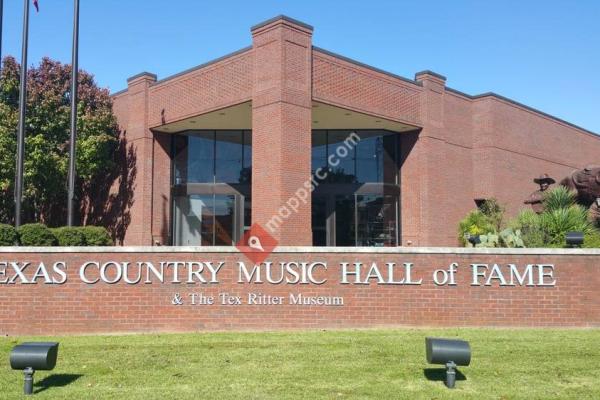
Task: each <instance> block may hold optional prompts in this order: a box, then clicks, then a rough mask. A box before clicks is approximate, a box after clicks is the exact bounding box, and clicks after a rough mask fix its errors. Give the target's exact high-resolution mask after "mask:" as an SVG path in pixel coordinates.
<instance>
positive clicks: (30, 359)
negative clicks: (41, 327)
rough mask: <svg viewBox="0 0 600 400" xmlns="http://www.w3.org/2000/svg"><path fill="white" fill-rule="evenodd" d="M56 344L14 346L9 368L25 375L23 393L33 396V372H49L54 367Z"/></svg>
mask: <svg viewBox="0 0 600 400" xmlns="http://www.w3.org/2000/svg"><path fill="white" fill-rule="evenodd" d="M57 356H58V343H56V342H25V343H21V344H19V345H17V346H15V347H14V348H13V349H12V351H11V352H10V367H11V368H12V369H18V370H22V371H23V374H24V375H25V383H24V385H23V391H24V393H25V394H27V395H29V394H33V374H34V373H35V371H36V370H37V371H50V370H52V369H54V367H55V366H56V357H57Z"/></svg>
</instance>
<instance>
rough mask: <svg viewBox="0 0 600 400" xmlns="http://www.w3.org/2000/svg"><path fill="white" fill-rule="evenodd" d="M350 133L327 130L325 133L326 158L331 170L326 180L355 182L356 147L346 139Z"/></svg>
mask: <svg viewBox="0 0 600 400" xmlns="http://www.w3.org/2000/svg"><path fill="white" fill-rule="evenodd" d="M351 133H352V132H351V131H329V132H328V134H327V139H328V146H327V148H328V155H327V160H328V162H329V168H330V171H331V172H330V176H329V179H328V182H331V183H355V182H356V165H355V161H356V160H355V150H356V147H355V146H354V145H352V144H351V143H349V142H348V141H347V139H348V137H349V135H350V134H351Z"/></svg>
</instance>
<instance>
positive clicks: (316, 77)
mask: <svg viewBox="0 0 600 400" xmlns="http://www.w3.org/2000/svg"><path fill="white" fill-rule="evenodd" d="M312 57H313V67H312V68H313V89H312V96H313V99H314V100H317V101H321V102H324V103H328V104H333V105H337V106H340V107H343V108H347V109H351V110H355V111H359V112H363V113H366V114H371V115H378V116H381V117H384V118H388V119H391V120H395V121H400V122H407V123H412V124H419V122H420V107H419V101H420V100H419V94H420V91H421V88H420V87H418V86H416V85H413V84H411V83H408V82H404V81H403V80H401V79H398V78H394V77H391V76H389V75H387V74H384V73H381V72H377V71H374V70H373V69H369V68H367V67H365V66H360V65H357V64H355V63H351V62H348V61H345V60H342V59H340V58H337V57H335V56H333V55H330V54H326V53H324V52H322V51H319V50H315V51H313V56H312Z"/></svg>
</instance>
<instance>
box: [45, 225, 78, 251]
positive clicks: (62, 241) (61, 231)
mask: <svg viewBox="0 0 600 400" xmlns="http://www.w3.org/2000/svg"><path fill="white" fill-rule="evenodd" d="M51 231H52V233H53V234H54V236H55V237H56V240H57V241H58V245H59V246H85V244H86V241H85V235H84V234H83V232H82V231H81V229H80V228H75V227H69V226H63V227H60V228H54V229H51Z"/></svg>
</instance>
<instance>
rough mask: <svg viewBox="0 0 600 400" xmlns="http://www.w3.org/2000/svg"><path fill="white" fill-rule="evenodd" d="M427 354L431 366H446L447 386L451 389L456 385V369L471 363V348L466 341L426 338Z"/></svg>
mask: <svg viewBox="0 0 600 400" xmlns="http://www.w3.org/2000/svg"><path fill="white" fill-rule="evenodd" d="M425 352H426V355H427V362H428V363H429V364H441V365H445V366H446V386H447V387H448V388H450V389H453V388H454V385H455V383H456V367H457V366H467V365H469V364H470V363H471V346H469V342H466V341H464V340H457V339H438V338H430V337H428V338H425Z"/></svg>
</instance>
